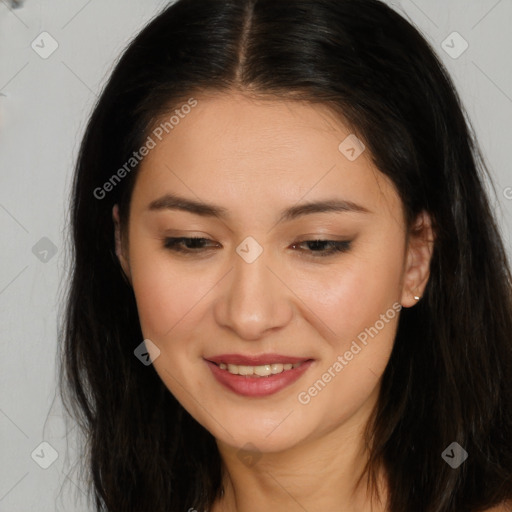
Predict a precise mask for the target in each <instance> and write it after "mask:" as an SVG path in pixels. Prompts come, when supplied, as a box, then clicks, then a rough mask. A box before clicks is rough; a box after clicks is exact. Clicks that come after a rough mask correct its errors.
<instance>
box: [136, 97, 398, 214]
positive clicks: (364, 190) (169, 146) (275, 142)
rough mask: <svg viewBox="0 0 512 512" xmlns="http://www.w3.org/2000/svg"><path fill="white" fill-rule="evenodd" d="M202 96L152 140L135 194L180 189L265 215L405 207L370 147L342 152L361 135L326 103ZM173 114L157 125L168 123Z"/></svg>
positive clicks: (149, 195)
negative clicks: (302, 204)
mask: <svg viewBox="0 0 512 512" xmlns="http://www.w3.org/2000/svg"><path fill="white" fill-rule="evenodd" d="M196 99H197V105H196V106H195V107H194V108H193V109H191V110H190V111H189V113H187V114H183V113H182V115H181V116H180V118H179V122H178V123H177V124H173V125H172V128H170V125H169V124H167V130H160V132H162V131H163V133H162V134H161V135H160V137H159V138H158V137H156V136H155V135H150V136H152V138H153V140H154V142H155V144H154V148H153V149H152V150H151V151H150V152H149V154H148V155H147V156H146V157H145V158H144V160H143V161H142V163H141V167H140V170H139V176H138V177H137V183H136V190H135V191H134V196H135V195H137V196H138V197H140V196H144V198H145V200H146V201H149V200H150V198H151V200H154V199H156V198H157V197H158V196H159V195H162V194H163V193H165V192H178V191H180V192H183V193H184V194H186V195H187V196H188V197H193V196H196V198H201V199H203V200H205V201H208V200H211V201H209V202H215V203H217V204H219V203H220V204H224V203H225V205H226V207H227V208H229V207H230V206H229V205H239V206H240V207H244V206H245V207H246V208H247V207H252V206H258V207H259V209H260V210H261V207H262V206H263V205H268V206H269V208H272V205H274V204H276V203H279V206H285V205H290V204H292V203H297V202H298V201H300V199H301V198H304V199H305V200H308V201H312V200H316V199H320V198H322V199H323V198H325V197H326V196H327V195H328V196H329V197H330V198H331V197H333V195H337V196H338V197H340V198H345V199H347V200H351V201H354V202H359V203H362V204H364V205H366V206H368V205H372V206H374V207H375V206H378V205H379V204H381V205H382V206H383V207H384V206H386V208H388V209H391V211H392V210H393V209H394V210H397V209H398V210H399V209H400V208H401V203H400V201H399V199H398V196H397V194H396V191H395V188H394V186H393V184H392V182H391V181H390V180H389V179H388V178H387V177H386V176H385V175H384V174H382V173H381V172H380V171H378V169H376V167H375V166H374V164H373V162H372V160H371V155H370V154H369V152H368V151H367V150H365V151H363V152H362V153H361V154H360V155H359V156H358V157H357V158H355V159H350V158H347V153H346V152H344V151H342V150H343V149H345V146H346V145H347V144H349V145H350V144H351V143H352V142H353V140H354V139H353V137H355V135H354V134H353V133H352V132H351V130H350V129H349V128H348V127H347V126H346V125H345V124H344V123H343V122H342V121H341V119H339V118H338V117H337V116H336V115H335V114H334V113H333V112H332V111H331V110H330V109H328V108H327V107H326V106H325V105H321V104H311V103H305V102H298V101H293V100H281V99H265V100H261V99H258V100H255V99H252V98H249V97H246V96H243V95H240V94H229V95H228V94H224V95H215V96H208V97H196ZM171 116H172V113H170V114H166V115H164V116H162V118H161V119H160V120H159V122H158V123H156V125H155V126H158V125H159V123H160V126H161V127H163V126H166V125H165V124H164V123H165V122H166V121H168V120H169V118H170V117H171ZM175 119H177V118H175ZM166 131H167V132H168V133H166ZM160 132H158V133H160ZM152 133H155V132H154V130H153V132H152ZM160 139H161V140H160ZM344 141H348V142H344ZM340 144H341V150H340ZM355 149H356V150H361V149H362V148H361V146H359V147H356V148H355ZM352 154H353V153H352ZM134 199H136V198H135V197H134ZM383 202H384V203H383ZM395 213H396V211H395Z"/></svg>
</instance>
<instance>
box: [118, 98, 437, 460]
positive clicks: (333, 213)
mask: <svg viewBox="0 0 512 512" xmlns="http://www.w3.org/2000/svg"><path fill="white" fill-rule="evenodd" d="M158 133H159V134H160V132H158ZM349 135H351V132H350V130H349V129H348V128H346V127H345V126H344V124H342V123H341V122H340V120H339V119H337V118H336V117H335V116H334V115H333V114H331V113H330V111H328V110H327V108H326V107H323V106H319V105H314V106H313V105H310V104H304V103H298V102H293V101H290V102H288V101H283V100H277V99H275V100H267V101H254V100H250V99H248V98H246V97H244V96H241V95H236V94H232V95H225V96H220V95H219V96H211V97H204V98H202V99H201V98H198V104H197V106H195V108H194V109H192V110H191V112H190V113H188V114H187V115H186V116H184V118H182V119H181V120H180V122H179V124H178V125H176V126H175V127H174V128H173V130H172V131H169V133H168V134H166V133H165V132H164V135H163V136H162V135H161V134H160V137H161V139H162V140H161V141H160V140H159V138H157V137H155V136H153V139H154V141H155V143H156V145H155V147H153V149H151V151H150V152H149V154H148V155H147V156H146V157H145V158H144V160H143V161H142V164H141V168H140V170H139V174H138V176H137V180H136V184H135V187H134V191H133V196H132V201H131V206H130V219H129V225H128V239H127V240H124V242H125V243H124V244H123V246H121V244H118V247H117V251H118V256H119V258H120V261H121V264H122V266H123V269H124V271H125V273H126V274H127V276H128V278H129V280H130V282H131V283H132V286H133V289H134V293H135V296H136V300H137V307H138V313H139V318H140V323H141V327H142V332H143V334H144V337H145V338H146V339H149V340H151V342H152V343H153V344H154V345H155V346H156V347H158V349H159V351H160V353H159V355H158V357H156V358H155V359H154V360H153V365H154V368H155V370H156V371H157V373H158V375H159V376H160V377H161V379H162V381H163V382H164V383H165V385H166V386H167V388H168V389H169V390H170V392H172V393H173V395H175V396H176V398H177V399H178V400H179V401H180V402H181V404H182V405H183V406H184V407H185V408H186V409H187V410H188V411H189V412H190V414H191V415H192V416H193V417H194V418H195V419H196V420H197V421H198V422H199V423H201V424H202V425H203V426H204V427H205V428H206V429H207V430H209V431H210V432H211V433H212V434H213V435H214V436H215V437H216V438H217V440H218V441H219V442H222V443H224V444H226V445H229V446H232V447H243V446H244V445H246V443H251V444H252V445H254V446H256V447H257V448H258V449H259V450H260V451H261V452H273V451H280V450H286V449H289V448H292V447H294V446H299V445H301V444H303V443H307V442H308V441H312V440H315V439H319V438H321V437H322V436H326V435H328V434H330V433H333V432H336V431H337V430H339V429H343V428H350V426H351V425H356V424H357V418H360V417H362V414H363V412H364V411H368V410H369V409H370V408H371V407H373V406H374V404H375V400H376V397H377V392H378V389H379V382H380V377H381V375H382V373H383V371H384V369H385V367H386V364H387V362H388V359H389V356H390V353H391V349H392V347H393V341H394V338H395V334H396V330H397V324H398V318H399V314H400V313H399V310H400V308H401V305H403V306H404V307H410V306H413V305H414V304H416V300H414V295H421V293H422V291H423V288H424V285H425V284H426V280H427V279H428V261H429V257H430V250H431V249H430V248H429V246H428V245H427V244H425V243H423V242H422V241H421V240H420V239H419V238H418V239H416V238H414V237H411V238H410V240H409V243H408V244H407V243H406V241H407V240H406V229H405V224H404V212H403V209H402V203H401V201H400V199H399V196H398V194H397V192H396V190H395V188H394V186H393V184H392V183H391V181H390V180H389V179H388V178H387V177H385V176H384V175H383V174H382V173H380V172H379V171H378V170H377V169H376V168H375V167H374V165H373V164H372V162H371V159H370V155H369V154H368V151H367V150H365V151H363V152H362V153H361V154H360V155H359V156H357V153H358V152H359V151H360V150H361V149H362V147H361V146H357V144H356V142H357V141H355V142H354V139H352V138H349V139H348V140H346V139H347V137H348V136H349ZM344 141H345V142H344ZM340 144H341V146H340ZM351 148H353V149H354V151H352V150H351ZM355 156H357V158H354V157H355ZM177 197H179V198H182V199H183V201H182V202H181V203H180V202H179V201H176V198H177ZM185 201H189V202H200V203H206V204H208V205H210V206H213V207H214V208H217V209H218V210H215V211H214V212H212V211H211V210H208V208H206V207H203V209H202V210H198V209H196V210H195V212H194V208H192V207H191V204H190V203H189V204H188V205H189V206H190V208H187V209H184V205H185ZM323 202H331V203H332V204H331V208H326V207H325V204H324V205H323V207H322V206H321V205H320V206H318V205H317V207H314V206H310V207H309V208H306V207H305V206H306V205H312V204H313V203H323ZM180 204H181V206H182V207H183V208H180ZM334 206H336V207H334ZM285 212H286V213H285ZM212 213H215V215H214V214H212ZM114 219H115V220H116V221H117V220H118V216H117V210H116V208H114ZM422 220H423V221H424V223H427V222H428V218H427V217H423V218H422ZM187 238H199V239H201V240H198V241H197V240H196V241H193V240H192V241H190V240H186V239H187ZM153 354H154V353H153ZM254 373H256V375H255V374H254Z"/></svg>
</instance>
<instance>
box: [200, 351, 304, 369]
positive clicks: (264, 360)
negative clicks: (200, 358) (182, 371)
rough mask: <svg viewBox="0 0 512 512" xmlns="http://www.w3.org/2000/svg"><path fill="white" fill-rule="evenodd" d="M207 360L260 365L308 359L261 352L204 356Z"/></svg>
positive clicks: (291, 362)
mask: <svg viewBox="0 0 512 512" xmlns="http://www.w3.org/2000/svg"><path fill="white" fill-rule="evenodd" d="M205 359H206V360H207V361H211V362H212V363H216V364H220V363H226V364H236V365H243V366H261V365H264V364H272V363H281V364H294V363H301V362H303V361H309V360H310V359H311V358H309V357H295V356H285V355H282V354H261V355H259V356H244V355H242V354H220V355H218V356H211V357H205Z"/></svg>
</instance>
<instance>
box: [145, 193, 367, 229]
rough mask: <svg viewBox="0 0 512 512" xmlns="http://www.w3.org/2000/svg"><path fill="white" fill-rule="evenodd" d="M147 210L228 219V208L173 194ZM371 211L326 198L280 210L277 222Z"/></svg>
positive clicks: (156, 200) (151, 204)
mask: <svg viewBox="0 0 512 512" xmlns="http://www.w3.org/2000/svg"><path fill="white" fill-rule="evenodd" d="M147 209H148V210H149V211H161V210H180V211H184V212H189V213H193V214H195V215H200V216H202V217H217V218H219V219H229V218H230V215H229V210H227V209H226V208H224V207H222V206H218V205H215V204H211V203H205V202H202V201H195V200H193V199H188V198H185V197H180V196H178V195H175V194H165V195H164V196H162V197H160V198H158V199H155V200H154V201H152V202H151V203H150V204H149V206H148V208H147ZM332 212H335V213H341V212H356V213H373V212H372V211H371V210H368V209H367V208H365V207H364V206H362V205H359V204H356V203H354V202H352V201H347V200H344V199H326V200H322V201H314V202H309V203H301V204H298V205H295V206H291V207H289V208H286V209H284V210H283V211H281V214H280V217H279V220H278V222H289V221H291V220H294V219H296V218H298V217H301V216H303V215H310V214H313V213H332Z"/></svg>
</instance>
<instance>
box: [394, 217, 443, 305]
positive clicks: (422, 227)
mask: <svg viewBox="0 0 512 512" xmlns="http://www.w3.org/2000/svg"><path fill="white" fill-rule="evenodd" d="M434 238H435V237H434V232H433V229H432V220H431V218H430V216H429V215H428V214H427V212H425V211H423V212H421V214H420V215H418V218H417V219H416V222H415V223H414V226H413V228H412V229H411V232H410V235H409V245H408V248H407V256H406V263H405V269H404V280H403V287H402V300H401V304H402V306H403V307H405V308H409V307H412V306H414V305H415V304H417V303H418V301H419V300H420V299H421V297H422V296H423V293H424V290H425V287H426V286H427V282H428V279H429V277H430V262H431V259H432V254H433V251H434Z"/></svg>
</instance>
